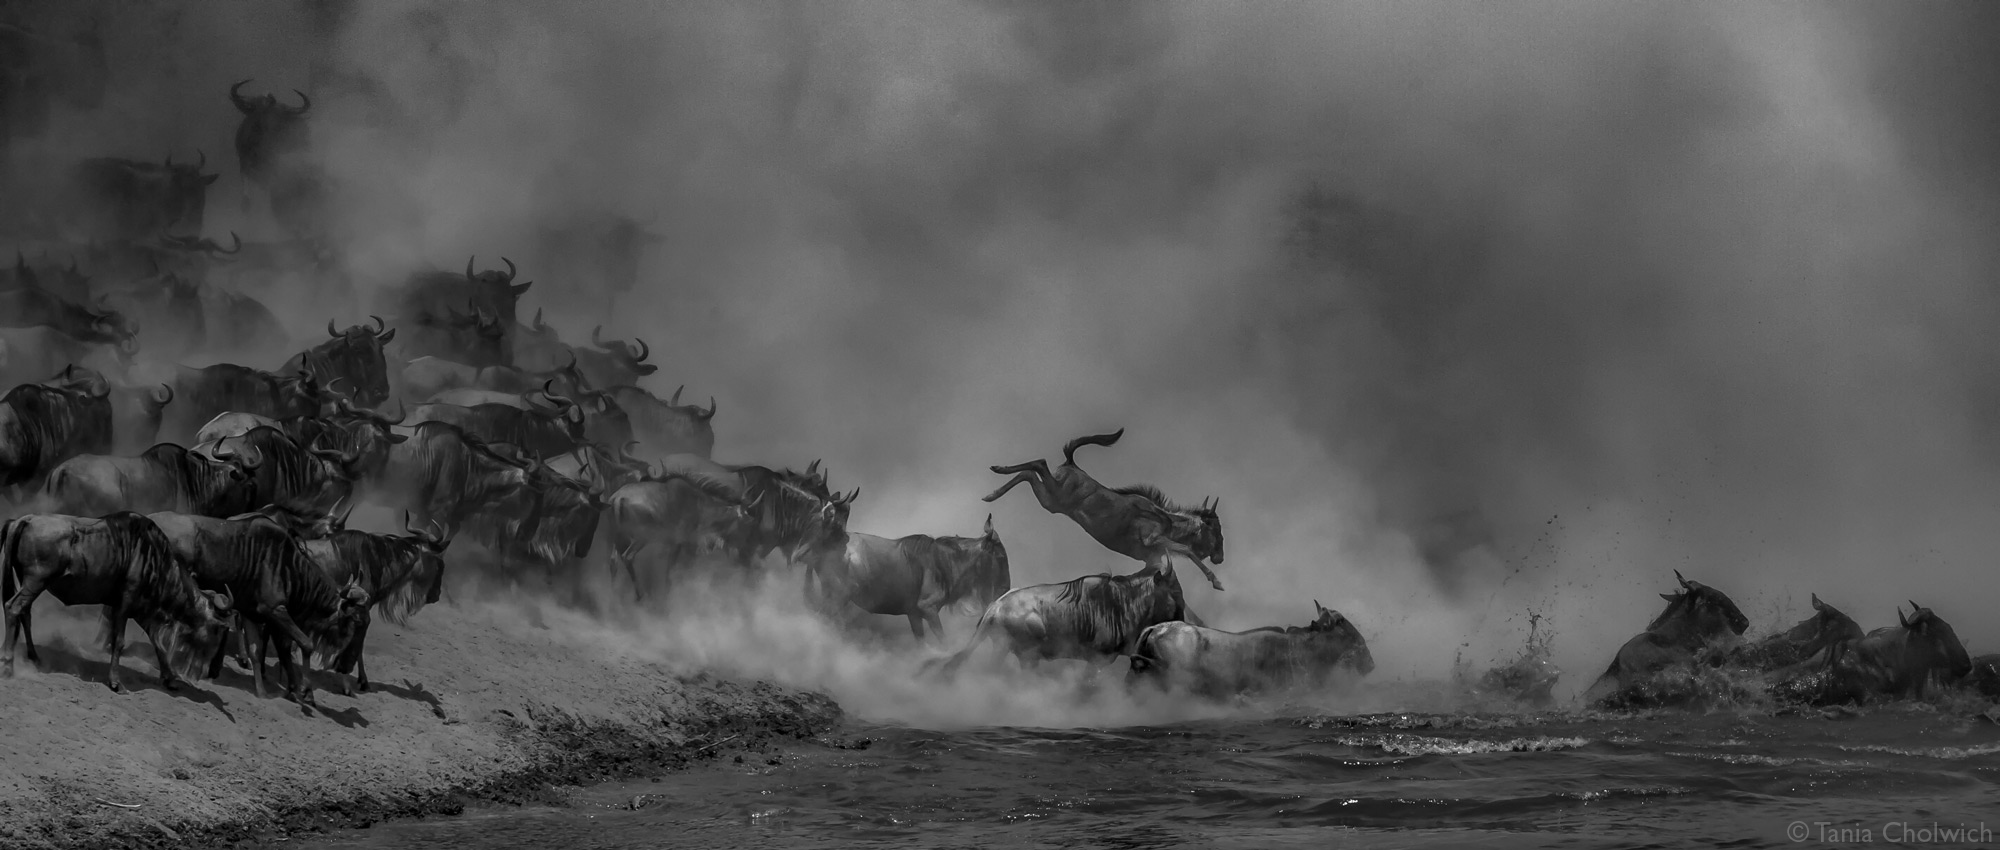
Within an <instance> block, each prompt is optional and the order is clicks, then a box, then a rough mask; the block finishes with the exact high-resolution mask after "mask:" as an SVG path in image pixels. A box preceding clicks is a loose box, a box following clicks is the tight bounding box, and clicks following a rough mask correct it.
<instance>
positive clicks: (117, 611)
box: [104, 595, 173, 693]
mask: <svg viewBox="0 0 2000 850" xmlns="http://www.w3.org/2000/svg"><path fill="white" fill-rule="evenodd" d="M104 616H106V617H108V618H110V620H111V622H110V623H108V624H107V625H109V626H110V627H111V647H110V648H111V668H110V669H109V670H106V671H105V672H104V684H106V685H109V686H110V687H111V691H112V692H113V693H117V692H119V691H123V690H125V685H124V684H123V683H121V682H119V681H118V665H119V664H120V663H121V662H123V661H124V660H125V600H124V599H123V597H122V595H121V597H120V598H119V600H118V601H117V602H113V603H111V604H110V605H106V606H104ZM149 637H150V635H149ZM167 675H173V674H171V673H168V674H167Z"/></svg>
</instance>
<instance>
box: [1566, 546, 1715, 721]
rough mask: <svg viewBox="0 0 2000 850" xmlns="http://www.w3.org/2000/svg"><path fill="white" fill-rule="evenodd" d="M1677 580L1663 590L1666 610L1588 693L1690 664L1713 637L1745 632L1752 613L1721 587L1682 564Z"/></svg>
mask: <svg viewBox="0 0 2000 850" xmlns="http://www.w3.org/2000/svg"><path fill="white" fill-rule="evenodd" d="M1674 580H1675V581H1678V582H1680V586H1681V590H1680V592H1678V593H1662V594H1660V598H1662V599H1665V600H1667V607H1666V610H1664V611H1661V612H1660V615H1659V616H1658V617H1655V618H1653V622H1652V623H1650V624H1648V625H1647V626H1646V630H1645V631H1643V632H1640V633H1639V634H1637V635H1635V636H1633V637H1632V639H1631V640H1628V641H1626V642H1625V645H1624V646H1621V647H1619V648H1618V654H1617V655H1616V656H1615V657H1613V658H1612V659H1611V666H1610V667H1608V668H1606V669H1605V671H1604V674H1603V675H1602V676H1599V677H1598V678H1597V681H1596V682H1594V683H1592V684H1591V686H1590V688H1589V690H1587V691H1585V692H1584V699H1586V700H1588V701H1590V702H1593V703H1595V702H1599V701H1601V700H1604V699H1605V698H1607V697H1611V696H1614V695H1617V694H1621V693H1624V692H1626V691H1627V690H1628V689H1631V688H1632V687H1633V686H1635V685H1638V684H1640V683H1641V682H1644V681H1646V680H1647V678H1648V677H1650V676H1652V675H1653V674H1655V673H1658V672H1659V671H1661V670H1664V669H1667V668H1669V667H1672V666H1675V665H1678V664H1691V663H1692V662H1693V660H1694V655H1695V653H1696V652H1697V651H1698V650H1700V649H1702V648H1703V647H1705V646H1707V645H1708V644H1709V643H1710V642H1711V641H1714V640H1716V639H1718V638H1725V637H1733V636H1735V635H1740V634H1743V630H1744V629H1747V628H1749V627H1750V620H1749V618H1747V617H1745V616H1743V612H1742V611H1741V610H1739V609H1737V607H1736V603H1735V602H1733V601H1731V600H1730V599H1729V597H1728V596H1726V595H1724V594H1723V592H1722V591H1720V590H1716V589H1715V588H1713V587H1709V586H1708V585H1705V584H1702V583H1701V582H1698V581H1689V580H1687V579H1685V578H1682V577H1681V573H1680V571H1679V570H1675V571H1674Z"/></svg>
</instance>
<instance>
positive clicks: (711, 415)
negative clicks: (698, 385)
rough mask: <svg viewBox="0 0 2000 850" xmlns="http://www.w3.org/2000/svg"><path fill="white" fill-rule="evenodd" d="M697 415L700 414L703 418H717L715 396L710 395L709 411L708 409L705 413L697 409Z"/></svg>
mask: <svg viewBox="0 0 2000 850" xmlns="http://www.w3.org/2000/svg"><path fill="white" fill-rule="evenodd" d="M695 415H697V416H700V417H701V418H702V419H714V418H715V396H709V397H708V411H707V412H705V413H704V412H701V411H696V412H695Z"/></svg>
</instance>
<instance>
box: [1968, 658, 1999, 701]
mask: <svg viewBox="0 0 2000 850" xmlns="http://www.w3.org/2000/svg"><path fill="white" fill-rule="evenodd" d="M1965 684H1966V686H1967V687H1970V688H1972V689H1973V690H1975V691H1978V692H1979V693H1981V694H1984V695H1986V696H1989V697H1994V698H1996V699H2000V654H1994V655H1981V656H1979V657H1978V658H1974V659H1972V672H1970V673H1967V674H1966V675H1965Z"/></svg>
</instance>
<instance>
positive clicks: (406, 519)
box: [403, 508, 417, 534]
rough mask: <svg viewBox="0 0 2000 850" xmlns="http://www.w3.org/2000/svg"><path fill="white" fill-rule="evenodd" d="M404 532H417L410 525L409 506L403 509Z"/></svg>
mask: <svg viewBox="0 0 2000 850" xmlns="http://www.w3.org/2000/svg"><path fill="white" fill-rule="evenodd" d="M403 533H404V534H415V533H417V530H416V529H415V528H412V527H411V526H410V511H409V509H407V508H405V509H404V510H403Z"/></svg>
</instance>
